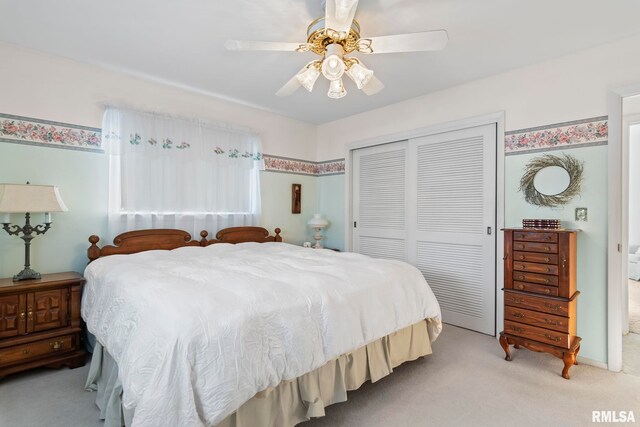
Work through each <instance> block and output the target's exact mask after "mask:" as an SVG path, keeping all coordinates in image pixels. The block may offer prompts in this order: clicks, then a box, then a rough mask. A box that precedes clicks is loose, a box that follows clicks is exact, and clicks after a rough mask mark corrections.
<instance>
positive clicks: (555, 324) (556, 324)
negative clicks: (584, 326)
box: [544, 319, 560, 326]
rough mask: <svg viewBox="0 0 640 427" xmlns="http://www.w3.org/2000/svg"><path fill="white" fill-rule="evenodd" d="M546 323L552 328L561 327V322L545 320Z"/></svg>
mask: <svg viewBox="0 0 640 427" xmlns="http://www.w3.org/2000/svg"><path fill="white" fill-rule="evenodd" d="M544 323H546V324H547V325H551V326H560V322H556V321H554V320H549V319H544Z"/></svg>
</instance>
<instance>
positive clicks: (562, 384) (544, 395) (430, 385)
mask: <svg viewBox="0 0 640 427" xmlns="http://www.w3.org/2000/svg"><path fill="white" fill-rule="evenodd" d="M512 354H513V361H512V362H506V361H505V360H504V359H503V357H504V352H503V351H502V348H501V347H500V345H499V344H498V341H497V340H496V339H495V338H492V337H489V336H486V335H482V334H478V333H474V332H470V331H468V330H465V329H460V328H456V327H453V326H448V325H445V329H444V332H443V333H442V335H441V337H440V338H439V339H438V340H437V341H436V342H435V343H434V345H433V355H431V356H427V357H426V358H424V359H421V360H417V361H415V362H409V363H406V364H404V365H402V366H400V367H398V368H397V369H396V370H395V372H394V373H393V374H392V375H390V376H388V377H386V378H384V379H382V380H380V381H379V382H377V383H375V384H370V383H366V384H365V385H363V386H362V387H361V388H360V389H359V390H357V391H353V392H349V401H348V402H345V403H340V404H336V405H332V406H330V407H328V408H327V416H326V417H323V418H318V419H315V420H312V421H310V422H308V423H305V424H303V425H305V426H309V427H320V426H350V427H352V426H355V427H357V426H396V427H404V426H427V425H430V426H512V425H516V424H517V425H518V426H540V425H556V426H584V425H588V424H591V412H592V411H593V410H618V411H621V410H624V411H629V410H633V411H634V414H635V417H636V418H640V396H639V393H638V391H639V390H640V377H638V376H634V375H628V374H625V373H612V372H609V371H606V370H603V369H598V368H594V367H591V366H586V365H579V366H574V367H573V368H572V369H571V371H570V374H571V380H569V381H567V380H565V379H563V378H562V377H561V376H560V371H561V368H562V362H561V361H560V360H559V359H556V358H554V357H552V356H549V355H546V354H541V353H534V352H530V351H528V350H524V349H523V350H513V352H512ZM87 372H88V364H87V366H85V367H83V368H78V369H74V370H68V369H62V370H46V369H42V370H34V371H31V372H26V373H22V374H17V375H13V376H9V377H7V378H5V379H4V380H0V426H12V427H22V426H28V427H31V426H47V427H85V426H86V427H91V426H102V422H100V421H99V420H98V409H97V408H96V406H95V404H94V399H95V393H89V392H85V391H84V389H83V387H84V382H85V378H86V375H87Z"/></svg>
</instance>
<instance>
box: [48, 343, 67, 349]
mask: <svg viewBox="0 0 640 427" xmlns="http://www.w3.org/2000/svg"><path fill="white" fill-rule="evenodd" d="M63 345H64V343H63V342H62V341H54V342H50V343H49V347H50V348H51V350H53V351H58V350H60V349H61V348H62V347H63Z"/></svg>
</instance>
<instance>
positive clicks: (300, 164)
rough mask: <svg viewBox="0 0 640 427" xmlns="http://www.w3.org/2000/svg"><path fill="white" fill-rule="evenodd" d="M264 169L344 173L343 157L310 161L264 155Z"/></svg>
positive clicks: (312, 172) (282, 171) (287, 171)
mask: <svg viewBox="0 0 640 427" xmlns="http://www.w3.org/2000/svg"><path fill="white" fill-rule="evenodd" d="M264 165H265V170H267V171H270V172H280V173H292V174H297V175H311V176H328V175H342V174H344V159H336V160H327V161H324V162H311V161H308V160H300V159H291V158H288V157H279V156H270V155H268V154H265V155H264Z"/></svg>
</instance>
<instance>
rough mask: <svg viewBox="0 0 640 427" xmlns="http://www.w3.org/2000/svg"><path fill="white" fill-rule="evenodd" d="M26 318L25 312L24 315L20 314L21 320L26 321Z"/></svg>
mask: <svg viewBox="0 0 640 427" xmlns="http://www.w3.org/2000/svg"><path fill="white" fill-rule="evenodd" d="M26 316H27V314H26V313H25V312H24V311H23V312H22V313H20V320H24V318H25V317H26Z"/></svg>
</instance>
